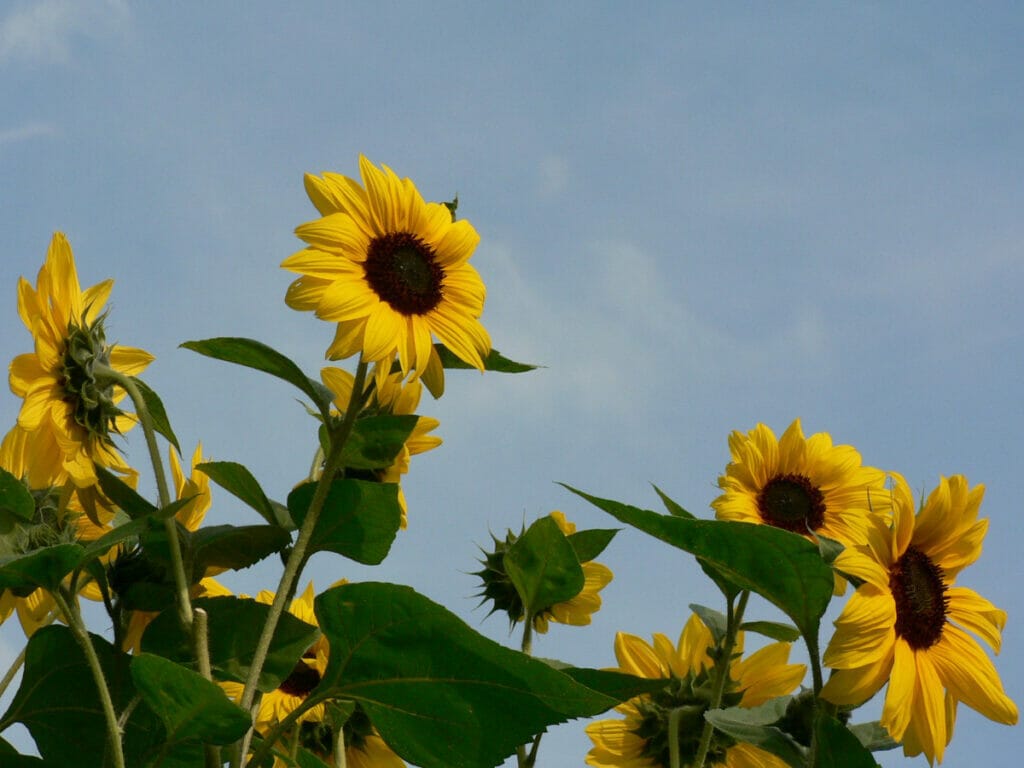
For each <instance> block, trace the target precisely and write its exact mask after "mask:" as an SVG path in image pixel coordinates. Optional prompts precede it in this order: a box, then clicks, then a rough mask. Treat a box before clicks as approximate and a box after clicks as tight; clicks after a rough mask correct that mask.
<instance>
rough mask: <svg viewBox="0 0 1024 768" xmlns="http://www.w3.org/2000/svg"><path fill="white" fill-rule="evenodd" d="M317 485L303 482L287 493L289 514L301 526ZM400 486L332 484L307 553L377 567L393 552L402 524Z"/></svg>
mask: <svg viewBox="0 0 1024 768" xmlns="http://www.w3.org/2000/svg"><path fill="white" fill-rule="evenodd" d="M316 485H317V484H316V483H304V484H302V485H300V486H298V487H297V488H295V489H294V490H293V491H292V492H291V493H290V494H288V511H289V512H290V513H291V516H292V519H293V520H295V522H296V524H298V525H302V521H303V520H305V519H306V512H307V511H308V510H309V504H310V502H311V501H312V500H313V494H314V492H315V490H316ZM401 519H402V507H401V505H400V504H399V503H398V485H397V484H395V483H375V482H371V481H367V480H348V479H344V478H339V479H336V480H334V481H333V482H332V483H331V488H330V491H328V494H327V499H326V501H325V502H324V508H323V510H322V511H321V513H320V518H319V519H318V520H317V521H316V526H315V527H314V528H313V536H312V538H311V539H310V542H309V550H308V552H309V553H310V554H312V553H313V552H335V553H337V554H339V555H344V556H345V557H348V558H350V559H352V560H355V561H356V562H357V563H363V564H364V565H377V564H378V563H380V562H381V561H383V560H384V558H385V557H387V554H388V552H389V551H391V544H392V542H393V541H394V540H395V535H396V534H397V533H398V527H399V525H400V524H401Z"/></svg>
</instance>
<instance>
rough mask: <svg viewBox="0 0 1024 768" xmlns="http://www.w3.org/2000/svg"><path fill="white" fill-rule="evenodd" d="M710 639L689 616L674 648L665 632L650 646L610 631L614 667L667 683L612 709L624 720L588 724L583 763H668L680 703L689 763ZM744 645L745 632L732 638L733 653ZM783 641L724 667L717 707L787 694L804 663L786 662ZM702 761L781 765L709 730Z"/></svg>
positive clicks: (644, 766)
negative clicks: (724, 678) (672, 717)
mask: <svg viewBox="0 0 1024 768" xmlns="http://www.w3.org/2000/svg"><path fill="white" fill-rule="evenodd" d="M714 645H715V643H714V640H713V637H712V635H711V630H709V629H708V628H707V627H706V626H705V625H704V622H703V621H701V620H700V618H699V617H698V616H697V615H696V614H693V615H691V616H690V619H689V621H687V623H686V626H685V627H684V628H683V631H682V633H681V634H680V636H679V642H678V643H677V644H676V645H675V646H673V645H672V641H671V640H669V639H668V638H667V637H666V636H665V635H662V634H660V633H659V634H656V635H654V643H653V645H652V644H649V643H647V642H645V641H644V640H643V639H642V638H639V637H637V636H636V635H630V634H626V633H625V632H619V633H618V634H617V635H616V636H615V658H616V659H617V660H618V662H619V666H618V668H617V671H619V672H625V673H627V674H631V675H636V676H638V677H646V678H648V679H651V680H659V679H664V680H665V688H664V689H663V690H662V691H661V692H659V693H655V694H653V695H649V696H638V697H637V698H635V699H630V700H629V701H627V702H625V703H624V704H620V705H619V706H618V707H616V708H615V709H616V711H617V712H619V713H620V714H622V715H624V716H625V717H624V719H622V720H599V721H597V722H596V723H591V724H590V725H588V726H587V729H586V730H587V735H588V736H589V737H590V740H591V741H592V742H593V743H594V746H593V748H592V749H591V750H590V752H588V753H587V757H586V763H587V765H593V766H597V768H668V766H669V764H670V763H669V746H668V742H669V736H668V722H669V721H668V718H669V712H670V711H671V710H673V709H676V708H680V707H683V708H685V709H684V713H685V714H684V715H683V717H682V719H681V720H680V722H679V749H680V758H681V760H680V764H681V765H690V763H691V762H692V761H693V759H694V758H695V757H696V754H697V747H698V743H699V740H700V733H701V730H702V728H703V725H704V711H705V710H706V709H707V708H708V701H707V698H705V697H702V696H701V695H700V693H701V692H704V691H708V690H710V688H711V676H710V672H711V670H712V667H713V665H714V662H713V661H712V659H711V655H710V651H711V650H713V648H714ZM742 650H743V633H742V632H740V633H739V634H738V635H737V639H736V652H737V654H741V653H742ZM789 650H790V645H789V643H772V644H770V645H767V646H765V647H764V648H762V649H760V650H759V651H756V652H755V653H753V654H751V655H750V656H748V657H747V658H746V659H743V660H741V661H734V662H733V664H732V666H731V667H730V670H729V672H730V675H729V676H730V678H731V680H730V683H729V684H728V686H727V688H726V695H725V698H724V700H723V702H722V706H725V707H731V706H741V707H756V706H758V705H760V704H764V703H765V702H766V701H768V700H769V699H772V698H775V697H776V696H785V695H786V694H788V693H790V692H792V691H793V690H794V689H795V688H796V687H797V686H798V685H799V684H800V681H801V680H803V678H804V671H805V668H804V665H803V664H789V663H788V661H789ZM705 765H707V766H725V767H726V768H783V767H784V766H785V765H786V763H785V762H783V761H782V760H781V759H780V758H777V757H776V756H775V755H773V754H771V753H769V752H765V751H764V750H762V749H759V748H757V747H755V746H753V745H750V744H744V743H737V742H735V741H733V740H732V739H730V738H729V737H727V736H725V735H724V734H721V733H719V732H717V731H716V732H715V733H714V736H713V738H712V745H711V749H710V751H709V752H708V756H707V762H706V763H705Z"/></svg>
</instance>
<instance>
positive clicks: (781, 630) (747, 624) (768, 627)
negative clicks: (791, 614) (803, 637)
mask: <svg viewBox="0 0 1024 768" xmlns="http://www.w3.org/2000/svg"><path fill="white" fill-rule="evenodd" d="M740 629H742V630H744V631H746V632H756V633H757V634H759V635H764V636H765V637H770V638H771V639H772V640H781V641H782V642H785V643H792V642H795V641H797V640H799V639H800V630H799V629H797V628H796V627H794V626H791V625H789V624H780V623H779V622H777V621H744V622H743V623H742V624H740Z"/></svg>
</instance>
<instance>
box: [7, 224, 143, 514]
mask: <svg viewBox="0 0 1024 768" xmlns="http://www.w3.org/2000/svg"><path fill="white" fill-rule="evenodd" d="M112 286H113V281H112V280H105V281H103V282H102V283H99V284H97V285H94V286H93V287H92V288H88V289H86V290H85V291H83V290H82V289H81V287H80V286H79V283H78V273H77V271H76V269H75V260H74V256H73V254H72V253H71V246H70V245H69V244H68V241H67V240H66V239H65V237H64V235H63V234H61V233H59V232H58V233H56V234H55V235H54V236H53V240H52V241H51V243H50V247H49V250H48V252H47V254H46V262H45V263H44V264H43V266H42V268H41V269H40V270H39V276H38V279H37V281H36V287H35V288H33V287H32V285H31V284H30V283H29V282H28V281H27V280H25V278H21V280H20V281H19V283H18V314H19V315H20V316H21V320H22V322H23V323H24V324H25V327H26V328H28V330H29V332H30V333H31V334H32V338H33V341H34V342H35V351H34V352H29V353H25V354H22V355H18V356H17V357H15V358H14V360H13V361H11V366H10V377H9V378H10V387H11V391H12V392H13V393H14V394H15V395H17V396H18V397H21V398H23V399H24V401H23V402H22V405H21V411H20V413H19V414H18V423H17V424H16V425H15V427H14V428H13V429H12V430H11V431H10V432H9V433H8V434H7V436H6V437H5V438H4V441H3V444H2V447H0V455H2V457H3V461H4V465H5V466H8V467H10V471H11V472H12V473H13V474H14V475H16V476H18V477H22V478H24V479H26V480H27V481H28V484H29V486H30V487H32V488H48V487H51V486H59V485H64V484H65V483H66V482H68V481H71V482H72V483H73V484H74V485H75V486H76V487H77V488H78V489H80V491H82V490H86V489H91V488H93V487H95V486H96V471H95V469H94V464H99V465H101V466H103V467H106V468H108V469H111V470H113V471H115V472H118V473H120V474H122V475H125V476H131V475H133V473H134V470H132V469H131V468H130V467H128V465H127V464H125V462H124V459H123V458H122V457H121V454H120V453H119V452H118V450H117V449H116V448H115V447H114V444H113V440H112V438H111V435H112V434H120V433H123V432H125V431H127V430H128V429H130V428H131V427H132V426H133V424H134V418H133V417H131V416H130V415H128V414H125V413H124V412H122V411H121V410H120V409H119V408H118V407H117V403H118V402H119V401H120V400H121V399H122V398H123V397H124V395H125V392H124V391H123V390H121V389H120V388H117V387H114V386H113V385H111V384H109V383H107V382H105V381H104V379H103V377H102V376H97V373H96V368H97V367H102V366H109V367H110V368H113V369H114V370H116V371H119V372H120V373H124V374H128V375H135V374H138V373H140V372H142V370H143V369H145V368H146V366H147V365H149V363H150V362H152V360H153V356H152V355H150V354H149V353H148V352H145V351H143V350H141V349H135V348H133V347H124V346H119V345H109V344H107V342H106V334H105V330H104V320H105V318H106V314H105V313H104V312H103V311H102V310H103V305H104V303H105V302H106V300H107V297H108V296H109V295H110V289H111V287H112ZM82 500H83V503H85V504H86V511H87V512H89V513H90V514H92V513H93V509H91V508H90V507H91V506H92V505H91V503H90V499H89V498H88V497H87V496H86V495H84V494H83V499H82Z"/></svg>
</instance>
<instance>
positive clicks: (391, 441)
mask: <svg viewBox="0 0 1024 768" xmlns="http://www.w3.org/2000/svg"><path fill="white" fill-rule="evenodd" d="M419 418H420V417H419V416H410V415H403V416H395V415H381V416H366V417H364V418H361V419H359V420H358V421H356V423H355V426H354V427H353V429H352V434H350V435H349V437H348V440H346V441H345V445H344V447H343V448H342V452H341V465H342V466H343V467H346V468H348V469H387V468H388V467H390V466H391V465H392V464H394V463H395V457H396V456H398V454H399V453H400V452H401V450H402V447H403V446H404V445H405V441H406V440H408V439H409V435H410V434H411V433H412V430H413V428H414V427H415V426H416V422H417V421H419Z"/></svg>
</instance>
